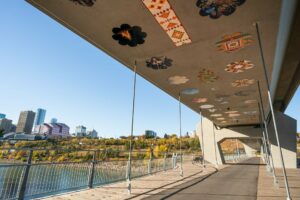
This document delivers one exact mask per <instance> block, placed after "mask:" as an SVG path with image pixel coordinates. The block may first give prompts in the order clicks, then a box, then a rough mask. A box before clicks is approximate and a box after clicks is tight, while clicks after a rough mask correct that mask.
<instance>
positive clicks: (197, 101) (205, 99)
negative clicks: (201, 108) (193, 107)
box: [192, 98, 207, 103]
mask: <svg viewBox="0 0 300 200" xmlns="http://www.w3.org/2000/svg"><path fill="white" fill-rule="evenodd" d="M192 101H193V102H194V103H205V102H207V98H194V99H193V100H192Z"/></svg>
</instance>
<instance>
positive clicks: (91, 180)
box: [89, 151, 97, 188]
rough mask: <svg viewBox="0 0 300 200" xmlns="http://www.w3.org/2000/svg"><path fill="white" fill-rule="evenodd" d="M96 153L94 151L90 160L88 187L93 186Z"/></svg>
mask: <svg viewBox="0 0 300 200" xmlns="http://www.w3.org/2000/svg"><path fill="white" fill-rule="evenodd" d="M96 153H97V151H94V154H93V160H92V163H91V168H90V171H89V188H93V182H94V173H95V164H96Z"/></svg>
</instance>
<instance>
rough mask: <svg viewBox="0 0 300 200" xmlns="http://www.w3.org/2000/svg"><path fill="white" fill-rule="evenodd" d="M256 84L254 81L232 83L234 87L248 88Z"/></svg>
mask: <svg viewBox="0 0 300 200" xmlns="http://www.w3.org/2000/svg"><path fill="white" fill-rule="evenodd" d="M254 83H255V80H254V79H241V80H236V81H234V82H232V83H231V85H232V87H247V86H249V85H252V84H254Z"/></svg>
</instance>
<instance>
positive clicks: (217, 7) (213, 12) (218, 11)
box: [196, 0, 246, 19]
mask: <svg viewBox="0 0 300 200" xmlns="http://www.w3.org/2000/svg"><path fill="white" fill-rule="evenodd" d="M245 1H246V0H198V1H197V3H196V5H197V7H199V8H200V11H199V14H200V15H201V16H209V17H210V18H212V19H217V18H219V17H221V16H222V15H224V16H229V15H231V14H232V13H234V11H235V10H236V9H237V7H238V6H240V5H242V4H243V3H244V2H245Z"/></svg>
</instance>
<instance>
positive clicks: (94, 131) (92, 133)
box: [87, 129, 98, 138]
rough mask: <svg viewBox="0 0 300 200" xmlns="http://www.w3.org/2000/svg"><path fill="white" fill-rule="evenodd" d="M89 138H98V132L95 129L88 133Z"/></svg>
mask: <svg viewBox="0 0 300 200" xmlns="http://www.w3.org/2000/svg"><path fill="white" fill-rule="evenodd" d="M87 136H88V137H90V138H98V132H97V131H96V130H95V129H93V130H91V131H88V132H87Z"/></svg>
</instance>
